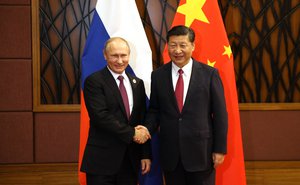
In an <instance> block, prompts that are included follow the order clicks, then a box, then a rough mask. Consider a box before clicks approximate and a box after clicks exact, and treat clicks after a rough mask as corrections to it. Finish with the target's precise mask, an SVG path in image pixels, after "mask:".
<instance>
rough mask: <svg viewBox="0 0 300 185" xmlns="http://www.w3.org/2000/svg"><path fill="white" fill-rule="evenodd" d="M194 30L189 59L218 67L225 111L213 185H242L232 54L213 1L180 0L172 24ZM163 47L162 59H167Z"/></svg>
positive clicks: (242, 175)
mask: <svg viewBox="0 0 300 185" xmlns="http://www.w3.org/2000/svg"><path fill="white" fill-rule="evenodd" d="M176 25H185V26H187V27H191V28H192V29H193V30H194V31H195V35H196V37H195V50H194V52H193V58H194V59H196V60H198V61H201V62H203V63H206V64H207V65H210V66H212V67H215V68H217V69H218V70H219V73H220V76H221V79H222V82H223V85H224V91H225V98H226V105H227V112H228V139H227V140H228V142H227V143H228V144H227V155H226V157H225V161H224V163H223V164H222V165H220V166H219V167H218V168H217V176H216V185H246V177H245V166H244V154H243V147H242V137H241V127H240V117H239V109H238V99H237V93H236V84H235V75H234V66H233V56H232V52H231V48H230V45H229V42H228V38H227V34H226V31H225V28H224V24H223V20H222V16H221V13H220V10H219V6H218V2H217V0H181V1H180V4H179V6H178V8H177V12H176V14H175V17H174V20H173V24H172V26H176ZM169 60H170V59H169V56H168V52H167V48H165V51H164V61H165V63H166V62H168V61H169Z"/></svg>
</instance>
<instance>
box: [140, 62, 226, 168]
mask: <svg viewBox="0 0 300 185" xmlns="http://www.w3.org/2000/svg"><path fill="white" fill-rule="evenodd" d="M171 70H172V63H171V62H169V63H168V64H166V65H164V66H162V67H160V68H159V69H157V70H155V71H153V72H152V75H151V96H150V107H149V112H148V114H147V118H146V121H145V122H146V126H147V127H148V129H149V130H150V132H151V133H153V132H155V131H156V130H157V129H158V126H160V128H159V137H160V153H161V158H160V159H161V164H162V167H163V169H164V170H174V168H175V167H176V165H177V163H178V160H179V159H181V161H182V163H183V166H184V168H185V169H186V170H187V171H191V172H194V171H207V170H210V169H211V168H212V167H213V163H212V153H213V152H217V153H226V145H227V111H226V105H225V98H224V92H223V85H222V82H221V79H220V77H219V74H218V71H217V70H216V69H215V68H212V67H210V66H207V65H205V64H202V63H199V62H197V61H193V66H192V73H191V79H190V84H189V87H188V92H187V95H186V99H185V103H184V106H183V109H182V112H181V113H180V112H179V109H178V106H177V101H176V97H175V93H174V88H173V85H172V73H171Z"/></svg>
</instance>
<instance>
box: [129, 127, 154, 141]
mask: <svg viewBox="0 0 300 185" xmlns="http://www.w3.org/2000/svg"><path fill="white" fill-rule="evenodd" d="M134 130H135V134H134V137H133V141H134V142H136V143H138V144H144V143H145V142H146V141H147V140H148V139H151V135H150V133H149V131H148V129H147V128H146V127H144V126H142V125H138V126H136V127H134Z"/></svg>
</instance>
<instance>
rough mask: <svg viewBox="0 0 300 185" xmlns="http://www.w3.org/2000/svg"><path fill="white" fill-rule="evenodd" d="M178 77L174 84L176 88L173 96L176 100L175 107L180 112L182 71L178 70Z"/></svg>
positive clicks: (181, 104) (181, 103)
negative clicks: (176, 106)
mask: <svg viewBox="0 0 300 185" xmlns="http://www.w3.org/2000/svg"><path fill="white" fill-rule="evenodd" d="M178 73H179V76H178V80H177V84H176V88H175V96H176V99H177V105H178V108H179V111H180V112H181V110H182V107H183V85H184V84H183V78H182V74H183V70H182V69H179V70H178Z"/></svg>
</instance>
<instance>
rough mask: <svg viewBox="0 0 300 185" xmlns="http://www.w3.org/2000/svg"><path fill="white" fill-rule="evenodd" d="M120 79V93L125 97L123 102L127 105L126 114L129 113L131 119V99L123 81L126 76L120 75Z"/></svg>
mask: <svg viewBox="0 0 300 185" xmlns="http://www.w3.org/2000/svg"><path fill="white" fill-rule="evenodd" d="M118 79H119V80H120V84H119V89H120V93H121V96H122V99H123V103H124V106H125V110H126V114H127V118H128V119H129V117H130V108H129V101H128V96H127V92H126V89H125V86H124V83H123V80H124V77H123V76H122V75H120V76H118Z"/></svg>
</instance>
